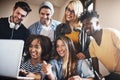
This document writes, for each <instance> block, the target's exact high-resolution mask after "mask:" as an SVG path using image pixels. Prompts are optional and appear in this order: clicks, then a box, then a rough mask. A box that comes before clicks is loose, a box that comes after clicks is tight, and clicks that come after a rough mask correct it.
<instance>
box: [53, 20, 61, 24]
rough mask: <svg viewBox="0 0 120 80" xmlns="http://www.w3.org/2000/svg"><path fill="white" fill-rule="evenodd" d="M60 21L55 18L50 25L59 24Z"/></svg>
mask: <svg viewBox="0 0 120 80" xmlns="http://www.w3.org/2000/svg"><path fill="white" fill-rule="evenodd" d="M60 23H61V22H60V21H57V20H54V19H53V20H52V25H59V24H60Z"/></svg>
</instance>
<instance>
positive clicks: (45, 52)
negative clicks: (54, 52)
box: [21, 35, 52, 79]
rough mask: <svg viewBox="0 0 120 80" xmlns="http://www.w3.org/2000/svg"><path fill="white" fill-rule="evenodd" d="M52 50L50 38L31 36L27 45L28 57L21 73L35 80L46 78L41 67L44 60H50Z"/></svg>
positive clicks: (22, 65)
mask: <svg viewBox="0 0 120 80" xmlns="http://www.w3.org/2000/svg"><path fill="white" fill-rule="evenodd" d="M51 49H52V43H51V41H50V39H49V38H48V37H46V36H42V35H30V36H29V37H28V39H27V41H26V44H25V53H26V56H25V58H24V62H23V63H22V64H21V72H22V73H24V74H25V75H26V76H28V77H34V78H35V79H42V78H44V73H43V72H42V71H41V65H42V62H43V60H46V61H47V60H48V57H49V54H50V52H51Z"/></svg>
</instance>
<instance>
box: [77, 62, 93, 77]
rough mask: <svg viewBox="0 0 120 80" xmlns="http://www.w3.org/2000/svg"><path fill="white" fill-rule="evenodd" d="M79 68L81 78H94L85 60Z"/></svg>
mask: <svg viewBox="0 0 120 80" xmlns="http://www.w3.org/2000/svg"><path fill="white" fill-rule="evenodd" d="M79 64H81V67H80V70H81V72H82V76H81V77H83V78H94V73H93V71H92V70H90V67H89V65H88V63H87V62H86V61H85V60H81V61H80V63H79Z"/></svg>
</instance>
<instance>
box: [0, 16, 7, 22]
mask: <svg viewBox="0 0 120 80" xmlns="http://www.w3.org/2000/svg"><path fill="white" fill-rule="evenodd" d="M1 21H3V22H4V21H7V22H8V17H5V18H3V17H1V18H0V22H1Z"/></svg>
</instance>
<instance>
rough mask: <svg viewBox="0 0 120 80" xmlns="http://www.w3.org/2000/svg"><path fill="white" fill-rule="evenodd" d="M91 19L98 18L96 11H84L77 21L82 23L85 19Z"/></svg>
mask: <svg viewBox="0 0 120 80" xmlns="http://www.w3.org/2000/svg"><path fill="white" fill-rule="evenodd" d="M93 17H96V18H99V15H98V14H97V12H96V11H84V12H82V13H81V15H80V17H79V20H80V21H81V22H82V21H83V20H85V19H90V18H93Z"/></svg>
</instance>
